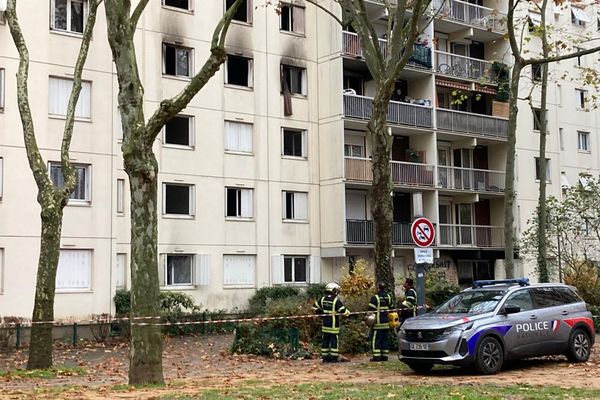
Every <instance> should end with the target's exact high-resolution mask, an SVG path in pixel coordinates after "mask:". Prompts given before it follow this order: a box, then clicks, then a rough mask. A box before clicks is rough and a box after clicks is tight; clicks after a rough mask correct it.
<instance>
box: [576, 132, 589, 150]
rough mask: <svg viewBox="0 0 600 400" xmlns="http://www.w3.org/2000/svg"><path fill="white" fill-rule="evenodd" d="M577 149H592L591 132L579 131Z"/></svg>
mask: <svg viewBox="0 0 600 400" xmlns="http://www.w3.org/2000/svg"><path fill="white" fill-rule="evenodd" d="M577 150H579V151H590V133H589V132H583V131H577Z"/></svg>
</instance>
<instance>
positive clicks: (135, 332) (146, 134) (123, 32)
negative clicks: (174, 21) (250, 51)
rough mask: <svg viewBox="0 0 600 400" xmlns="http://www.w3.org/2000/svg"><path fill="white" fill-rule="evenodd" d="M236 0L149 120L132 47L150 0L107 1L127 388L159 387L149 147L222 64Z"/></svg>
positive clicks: (153, 171) (153, 176) (154, 185)
mask: <svg viewBox="0 0 600 400" xmlns="http://www.w3.org/2000/svg"><path fill="white" fill-rule="evenodd" d="M241 2H242V0H237V1H236V2H235V3H234V5H233V6H232V7H231V8H229V10H227V12H225V14H224V15H223V17H222V18H221V20H220V21H219V23H218V24H217V26H216V28H215V30H214V33H213V36H212V41H211V49H210V56H209V57H208V59H207V60H206V62H205V63H204V65H203V66H202V68H201V69H200V70H199V71H198V73H197V74H196V75H195V76H194V77H193V78H192V79H191V80H190V82H189V83H188V84H187V85H186V86H185V88H184V89H183V90H182V91H181V92H180V93H179V94H178V95H176V96H175V97H173V98H170V99H165V100H163V101H162V102H161V103H160V105H159V107H158V108H157V109H156V110H155V111H154V113H153V114H152V116H151V117H150V119H149V120H148V121H146V119H145V117H144V88H143V85H142V81H141V79H140V75H139V71H138V67H137V57H136V53H135V46H134V35H135V32H136V28H137V24H138V21H139V19H140V17H141V16H142V13H143V12H144V10H145V8H146V6H147V5H148V3H149V0H140V1H139V2H138V3H137V5H136V7H135V8H134V9H133V10H132V7H131V1H130V0H106V2H105V3H106V4H105V10H106V20H107V25H108V26H107V28H108V41H109V44H110V48H111V51H112V55H113V61H114V63H115V67H116V71H117V78H118V82H119V94H118V102H119V111H120V113H121V123H122V128H123V145H122V151H123V158H124V161H125V171H126V173H127V175H128V177H129V187H130V190H131V318H132V319H133V320H132V324H131V342H130V353H129V359H130V367H129V383H130V384H148V383H162V382H163V371H162V338H161V331H160V326H158V325H156V323H155V322H156V318H157V316H158V315H159V306H160V304H159V281H158V254H157V253H158V251H157V242H158V235H157V223H158V221H157V191H158V164H157V161H156V157H155V155H154V152H153V150H152V145H153V144H154V141H155V140H156V137H157V135H158V134H159V132H160V131H161V129H162V128H163V126H164V125H165V124H166V123H167V122H168V121H169V120H170V119H171V118H173V117H174V116H175V115H177V113H179V112H180V111H181V110H183V109H184V108H185V107H186V106H187V105H188V103H189V102H190V101H191V100H192V99H193V97H194V96H195V95H196V94H197V93H198V92H199V91H200V90H201V89H202V88H203V87H204V85H205V84H206V83H207V82H208V81H209V79H210V78H211V77H212V76H213V75H214V74H215V73H216V72H217V71H218V70H219V68H220V67H221V64H223V62H225V59H226V56H227V55H226V53H225V37H226V35H227V30H228V28H229V25H230V23H231V20H232V19H233V16H234V13H235V11H236V10H237V8H238V7H239V5H240V4H241Z"/></svg>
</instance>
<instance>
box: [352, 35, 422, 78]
mask: <svg viewBox="0 0 600 400" xmlns="http://www.w3.org/2000/svg"><path fill="white" fill-rule="evenodd" d="M378 40H379V48H380V50H381V53H382V54H383V56H384V57H386V55H387V40H385V39H378ZM342 52H343V53H344V54H346V55H349V56H352V57H357V58H363V51H362V47H361V45H360V39H359V38H358V35H357V34H356V33H353V32H347V31H343V49H342ZM407 65H409V66H412V67H415V68H425V69H428V70H430V69H431V67H432V64H431V48H430V47H427V46H424V45H421V44H415V45H413V54H412V55H411V56H410V59H409V60H408V63H407Z"/></svg>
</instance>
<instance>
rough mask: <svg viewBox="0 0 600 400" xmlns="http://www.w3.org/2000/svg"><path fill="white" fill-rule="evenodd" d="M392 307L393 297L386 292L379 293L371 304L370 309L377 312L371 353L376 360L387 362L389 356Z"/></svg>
mask: <svg viewBox="0 0 600 400" xmlns="http://www.w3.org/2000/svg"><path fill="white" fill-rule="evenodd" d="M390 307H392V297H391V296H390V295H389V294H386V293H384V292H380V293H377V294H376V295H374V296H373V297H371V301H370V302H369V309H370V310H372V311H375V323H374V325H373V328H372V330H371V352H372V353H373V359H374V360H387V357H388V354H389V348H390V345H389V337H390V323H389V319H388V312H389V310H390Z"/></svg>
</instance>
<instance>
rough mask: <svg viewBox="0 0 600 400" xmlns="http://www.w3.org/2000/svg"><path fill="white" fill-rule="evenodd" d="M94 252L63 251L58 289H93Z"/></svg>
mask: <svg viewBox="0 0 600 400" xmlns="http://www.w3.org/2000/svg"><path fill="white" fill-rule="evenodd" d="M91 279H92V252H91V251H90V250H71V249H69V250H61V251H60V256H59V259H58V269H57V273H56V288H57V289H91Z"/></svg>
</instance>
